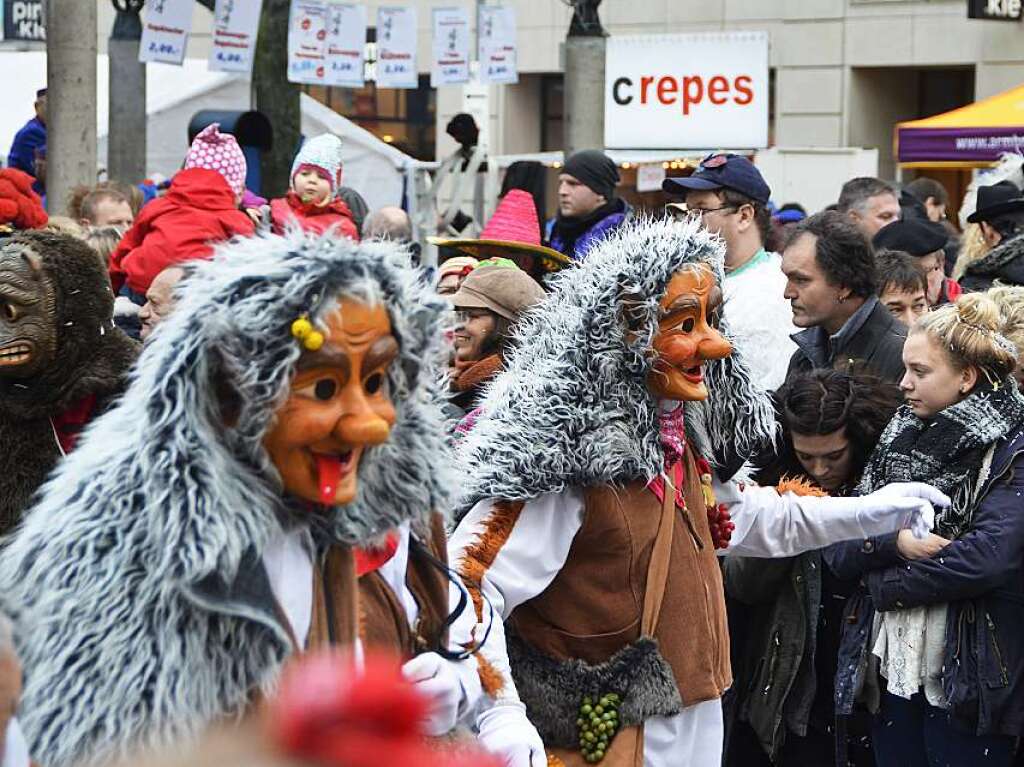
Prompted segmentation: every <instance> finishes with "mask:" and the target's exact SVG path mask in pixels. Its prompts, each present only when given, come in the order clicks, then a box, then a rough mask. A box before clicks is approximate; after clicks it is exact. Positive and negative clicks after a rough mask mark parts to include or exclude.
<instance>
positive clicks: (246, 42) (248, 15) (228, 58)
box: [209, 0, 263, 74]
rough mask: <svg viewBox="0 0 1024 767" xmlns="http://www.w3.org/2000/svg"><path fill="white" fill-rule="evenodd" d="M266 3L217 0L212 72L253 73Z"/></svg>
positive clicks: (211, 52) (244, 0) (214, 18)
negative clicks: (261, 18)
mask: <svg viewBox="0 0 1024 767" xmlns="http://www.w3.org/2000/svg"><path fill="white" fill-rule="evenodd" d="M262 8H263V0H217V4H216V6H215V8H214V11H213V42H212V45H211V47H210V62H209V68H210V69H211V70H219V71H222V72H241V73H243V74H249V73H250V72H252V61H253V58H255V56H256V35H257V33H258V32H259V29H260V11H261V10H262Z"/></svg>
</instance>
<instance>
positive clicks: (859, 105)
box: [100, 0, 1024, 177]
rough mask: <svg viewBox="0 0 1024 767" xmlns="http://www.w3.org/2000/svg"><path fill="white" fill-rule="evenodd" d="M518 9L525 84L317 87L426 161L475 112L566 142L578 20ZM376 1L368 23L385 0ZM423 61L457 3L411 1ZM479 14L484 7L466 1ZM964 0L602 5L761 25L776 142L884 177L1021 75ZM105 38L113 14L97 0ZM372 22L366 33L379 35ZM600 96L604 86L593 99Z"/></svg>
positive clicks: (631, 17)
mask: <svg viewBox="0 0 1024 767" xmlns="http://www.w3.org/2000/svg"><path fill="white" fill-rule="evenodd" d="M504 2H505V3H506V4H510V5H513V6H514V7H515V8H516V13H517V21H518V45H519V62H518V64H519V72H520V78H519V82H518V83H517V84H515V85H506V86H491V87H487V88H480V87H479V86H466V87H460V86H450V87H444V88H441V89H439V90H437V91H436V92H434V91H433V89H431V88H430V87H429V78H428V77H422V78H421V86H420V89H419V91H412V92H408V93H405V94H396V93H394V92H388V91H383V90H382V91H376V89H374V88H372V87H369V88H367V89H364V90H363V91H359V92H354V93H353V92H351V91H349V92H336V93H328V92H327V91H328V90H332V89H314V91H313V92H312V95H314V96H315V97H316V98H318V99H320V100H321V101H323V102H324V103H327V104H329V105H330V106H331V107H332V108H334V109H336V110H337V111H339V112H340V113H341V114H344V115H345V116H346V117H351V118H352V119H355V120H356V121H357V122H359V123H360V124H362V125H363V126H364V127H367V128H369V129H370V130H372V131H374V132H375V133H377V134H378V135H380V136H381V137H384V138H386V139H388V140H390V141H393V142H395V143H396V145H399V146H402V147H403V148H406V149H407V150H408V151H410V152H411V153H412V154H415V155H417V156H419V157H421V158H423V159H433V158H440V157H443V156H445V155H447V154H448V153H450V152H451V151H452V149H453V148H454V143H453V142H452V141H451V140H450V139H449V138H448V137H447V136H446V135H445V133H444V127H445V125H446V124H447V122H448V120H449V119H450V118H451V117H452V116H453V115H454V114H456V113H458V112H460V111H463V110H465V109H467V107H470V108H472V109H474V110H475V111H477V113H478V114H483V113H486V114H488V115H489V119H488V120H486V124H485V125H484V126H483V129H484V133H485V138H486V141H487V143H488V146H489V147H490V149H491V151H492V152H493V153H497V154H519V153H532V152H538V151H544V150H557V149H561V147H562V129H563V124H562V59H563V46H562V43H563V40H564V38H565V34H566V31H567V30H568V27H569V22H570V19H571V17H572V10H571V8H570V7H569V6H568V5H567V4H566V3H565V2H563V1H562V0H504ZM389 3H391V0H386V1H385V2H374V1H373V0H370V2H367V5H368V10H369V14H368V18H369V19H370V23H371V25H372V24H373V20H374V18H375V13H376V7H377V6H378V5H385V4H389ZM410 4H412V5H415V6H416V7H417V9H418V11H419V13H418V23H419V27H420V34H419V64H420V69H421V72H422V74H423V75H427V74H428V73H429V60H430V47H431V39H430V35H431V14H430V11H431V8H432V7H435V6H439V5H446V6H450V5H455V4H459V0H449V1H448V2H444V0H434V1H433V2H427V1H426V0H415V1H414V2H411V3H410ZM461 4H463V5H465V6H466V7H467V9H468V10H469V11H470V14H471V16H472V15H473V10H474V9H475V7H476V5H475V4H474V3H468V2H466V0H462V1H461ZM967 6H968V0H640V1H639V2H638V1H637V0H605V1H604V2H603V3H602V4H601V7H600V13H601V18H602V21H603V23H604V26H605V28H606V29H607V30H608V32H609V34H611V35H616V34H630V35H634V34H664V33H682V32H707V31H735V30H764V31H766V32H768V34H769V36H770V67H771V84H772V89H773V99H772V102H773V108H772V110H771V116H770V119H771V125H770V131H769V135H770V136H771V141H772V143H773V144H775V145H778V146H792V147H808V146H816V147H842V146H863V147H877V148H878V150H879V173H880V175H882V176H886V177H892V176H894V175H895V164H894V161H893V155H892V132H893V125H894V124H895V123H896V122H898V121H900V120H908V119H914V118H918V117H925V116H929V115H932V114H937V113H939V112H942V111H945V110H948V109H952V108H954V107H957V106H962V105H964V104H967V103H970V102H971V101H973V100H976V99H979V98H984V97H986V96H990V95H992V94H995V93H998V92H1000V91H1002V90H1005V89H1007V88H1010V87H1012V86H1014V85H1017V84H1020V83H1022V82H1024V22H1021V21H1017V22H999V21H981V20H974V19H968V17H967ZM100 7H101V18H100V37H101V41H100V45H101V50H102V49H103V48H104V47H105V43H106V40H105V38H106V35H107V30H109V29H110V24H111V23H112V21H113V11H112V9H111V8H110V5H109V3H102V4H101V6H100ZM372 34H373V31H372V30H371V39H372ZM209 38H210V13H209V11H207V10H206V9H205V8H202V7H200V6H198V4H197V7H196V10H195V15H194V23H193V34H192V38H191V41H190V44H189V51H188V55H189V56H190V57H203V56H205V55H206V53H207V51H208V47H209ZM602 97H603V94H601V93H595V94H594V98H595V99H600V98H602Z"/></svg>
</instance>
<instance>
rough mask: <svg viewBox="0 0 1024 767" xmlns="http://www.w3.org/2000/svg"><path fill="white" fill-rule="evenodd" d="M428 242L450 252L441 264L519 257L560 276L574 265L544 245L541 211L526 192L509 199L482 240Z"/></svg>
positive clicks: (435, 239)
mask: <svg viewBox="0 0 1024 767" xmlns="http://www.w3.org/2000/svg"><path fill="white" fill-rule="evenodd" d="M427 241H428V242H430V243H431V244H433V245H436V246H437V247H438V248H443V249H447V250H448V252H447V253H445V252H444V251H443V250H442V251H441V253H439V254H438V262H439V263H444V262H445V261H447V260H448V259H449V258H452V257H453V256H457V255H462V256H472V257H473V258H476V259H480V260H484V259H487V258H510V257H512V256H513V255H516V254H518V255H525V256H529V257H530V258H532V259H533V260H534V261H536V262H537V263H538V264H539V265H540V267H541V268H542V269H544V270H545V271H548V272H557V271H558V270H559V269H563V268H565V267H566V266H569V264H571V263H572V261H571V260H570V259H569V257H568V256H566V255H565V254H564V253H559V252H558V251H557V250H554V249H553V248H548V247H545V246H544V245H541V244H540V220H539V219H538V218H537V207H536V206H535V205H534V204H533V197H531V196H530V194H529V193H528V192H525V191H523V190H522V189H513V190H512V191H510V192H509V193H508V194H506V195H505V197H504V198H503V199H502V201H501V202H500V203H498V207H497V209H496V210H495V211H494V215H493V216H491V220H490V221H488V222H487V225H486V226H485V227H484V228H483V231H482V232H480V236H479V237H478V238H475V239H471V238H468V237H466V238H446V237H428V238H427Z"/></svg>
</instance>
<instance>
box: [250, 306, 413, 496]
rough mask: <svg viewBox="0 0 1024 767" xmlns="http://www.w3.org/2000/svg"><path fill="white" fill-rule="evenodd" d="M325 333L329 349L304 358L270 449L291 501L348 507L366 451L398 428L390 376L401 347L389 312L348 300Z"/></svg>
mask: <svg viewBox="0 0 1024 767" xmlns="http://www.w3.org/2000/svg"><path fill="white" fill-rule="evenodd" d="M320 326H321V327H322V328H323V335H324V337H325V341H324V343H323V346H321V347H320V348H319V349H317V350H315V351H304V352H303V354H302V356H301V357H300V358H299V362H298V365H297V368H296V373H295V378H294V379H293V380H292V385H291V391H290V394H289V396H288V399H287V401H286V402H285V403H284V405H283V406H282V407H281V408H280V410H278V412H277V414H276V420H275V423H274V426H273V428H272V429H271V430H270V431H269V432H268V433H267V435H266V437H265V438H264V440H263V445H264V447H265V448H266V450H267V452H268V453H269V454H270V458H271V460H272V461H273V462H274V465H275V466H276V467H277V470H278V472H279V473H280V475H281V479H282V481H283V482H284V488H285V490H286V491H287V492H288V493H289V494H291V495H293V496H296V497H298V498H301V499H303V500H306V501H310V502H311V503H319V504H324V505H328V506H340V505H344V504H346V503H350V502H351V501H353V500H354V499H355V497H356V492H357V490H358V479H357V476H358V475H357V473H358V469H359V460H360V458H361V457H362V454H363V451H364V450H366V449H367V448H369V447H372V446H374V445H379V444H381V443H382V442H384V441H385V440H386V439H387V438H388V435H389V434H390V432H391V427H392V426H393V425H394V423H395V408H394V405H393V404H392V402H391V394H390V391H389V389H388V370H389V368H390V367H391V364H392V362H394V360H395V358H396V357H397V356H398V342H397V341H396V340H395V337H394V335H392V332H391V320H390V319H389V317H388V313H387V310H386V309H385V308H384V306H383V304H374V305H368V304H366V303H364V302H362V301H359V300H355V299H351V298H342V299H341V300H340V302H339V305H338V308H337V309H336V310H335V311H333V312H331V313H330V314H329V315H327V316H326V317H324V318H323V319H322V321H321V322H320Z"/></svg>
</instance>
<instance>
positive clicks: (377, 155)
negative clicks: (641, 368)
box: [0, 51, 425, 210]
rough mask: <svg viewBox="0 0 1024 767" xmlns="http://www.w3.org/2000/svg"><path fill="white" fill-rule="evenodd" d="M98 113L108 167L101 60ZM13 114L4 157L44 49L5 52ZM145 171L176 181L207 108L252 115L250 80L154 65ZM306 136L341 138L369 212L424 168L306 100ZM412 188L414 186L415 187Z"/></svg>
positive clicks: (392, 201) (36, 84) (1, 147)
mask: <svg viewBox="0 0 1024 767" xmlns="http://www.w3.org/2000/svg"><path fill="white" fill-rule="evenodd" d="M96 63H97V85H96V107H97V108H96V112H97V137H98V157H99V160H98V161H99V166H100V168H105V167H106V158H107V108H108V88H109V79H108V60H107V57H106V56H98V57H97V62H96ZM0 72H2V73H3V74H4V79H5V81H6V82H5V94H4V101H5V105H6V108H5V109H4V110H0V153H2V157H3V159H4V161H5V164H6V159H7V151H8V149H9V148H10V146H11V141H12V140H13V139H14V134H15V133H17V132H18V130H19V129H20V128H21V126H22V125H24V124H25V122H26V121H27V120H28V119H30V118H31V117H32V114H33V113H32V102H33V101H34V100H35V93H36V91H37V90H38V89H39V88H42V87H44V86H45V85H46V53H45V51H0ZM146 89H147V93H146V115H147V123H146V132H147V142H146V172H147V174H151V175H152V174H157V173H159V174H162V175H164V176H168V177H169V176H171V175H173V174H174V172H175V171H176V170H177V169H178V168H179V167H180V166H181V161H182V158H183V157H184V155H185V152H186V150H187V149H188V123H189V120H190V119H191V118H192V116H193V115H194V114H195V113H196V112H199V111H201V110H204V109H222V110H232V109H240V110H245V109H248V108H249V104H250V83H249V80H248V79H247V78H245V77H241V76H238V75H231V74H227V73H224V72H211V71H209V70H208V69H207V66H206V60H205V59H186V60H185V62H184V64H183V65H182V66H180V67H176V66H171V65H167V64H149V65H148V66H147V71H146ZM301 109H302V132H303V134H305V135H306V136H315V135H317V134H319V133H323V132H325V131H329V132H331V133H334V134H336V135H337V136H338V137H339V138H341V140H342V144H343V147H344V150H343V156H344V163H345V170H344V176H345V181H344V183H345V184H346V186H351V187H353V188H355V189H357V190H358V191H359V192H360V194H362V195H363V197H364V198H365V199H366V202H367V204H368V205H369V206H370V209H371V210H372V209H375V208H379V207H381V206H384V205H400V204H401V203H402V195H403V190H404V188H405V183H406V178H407V176H410V177H411V174H412V173H413V172H414V171H415V170H416V169H417V168H420V167H424V165H425V164H423V163H420V162H418V161H417V160H415V159H414V158H412V157H410V156H408V155H406V154H405V153H403V152H401V151H400V150H398V149H396V148H395V147H393V146H391V145H390V144H386V143H385V142H383V141H381V140H380V139H378V138H377V137H376V136H374V135H373V134H372V133H370V132H369V131H367V130H364V129H363V128H360V127H359V126H358V125H356V124H355V123H353V122H352V121H351V120H348V119H346V118H344V117H342V116H341V115H339V114H338V113H337V112H334V111H333V110H331V109H329V108H328V107H326V106H324V105H323V104H321V103H319V102H318V101H316V100H315V99H313V98H310V97H309V96H308V95H306V94H303V95H302V107H301ZM409 188H410V189H411V188H412V187H411V183H410V187H409Z"/></svg>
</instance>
